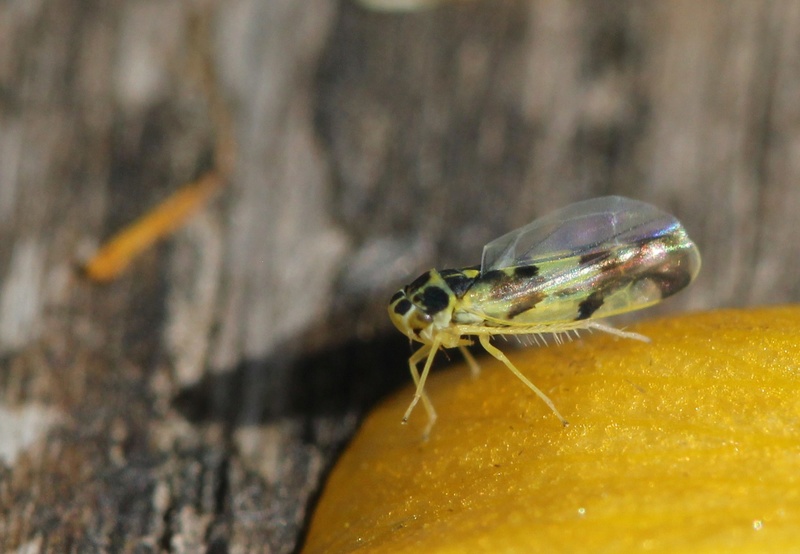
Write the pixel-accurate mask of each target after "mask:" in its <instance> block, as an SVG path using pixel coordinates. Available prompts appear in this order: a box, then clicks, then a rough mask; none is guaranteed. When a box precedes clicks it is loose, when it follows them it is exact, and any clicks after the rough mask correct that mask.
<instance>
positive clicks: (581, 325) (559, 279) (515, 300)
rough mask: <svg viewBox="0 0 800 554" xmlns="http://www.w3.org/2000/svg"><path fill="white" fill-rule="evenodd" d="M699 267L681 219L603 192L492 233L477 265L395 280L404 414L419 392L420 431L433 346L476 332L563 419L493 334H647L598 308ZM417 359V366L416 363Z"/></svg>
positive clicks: (679, 281)
mask: <svg viewBox="0 0 800 554" xmlns="http://www.w3.org/2000/svg"><path fill="white" fill-rule="evenodd" d="M699 270H700V253H699V251H698V249H697V246H696V245H695V244H694V242H692V240H691V239H690V238H689V236H688V234H687V233H686V230H685V229H684V228H683V226H682V225H681V223H680V222H679V221H678V220H677V219H676V218H675V217H673V216H671V215H670V214H668V213H666V212H663V211H661V210H659V209H658V208H656V207H655V206H651V205H650V204H646V203H644V202H640V201H638V200H631V199H630V198H625V197H622V196H606V197H602V198H595V199H592V200H586V201H583V202H577V203H575V204H570V205H569V206H566V207H564V208H562V209H560V210H557V211H555V212H553V213H551V214H549V215H546V216H544V217H542V218H540V219H536V220H535V221H533V222H532V223H530V224H528V225H526V226H525V227H522V228H520V229H517V230H516V231H512V232H510V233H508V234H506V235H503V236H502V237H500V238H498V239H496V240H494V241H492V242H490V243H489V244H487V245H486V246H485V247H484V248H483V256H482V258H481V264H480V266H474V267H467V268H464V269H442V270H436V269H432V270H430V271H428V272H426V273H423V274H422V275H420V276H419V277H418V278H417V279H416V280H414V282H412V283H411V284H410V285H408V286H406V287H404V288H402V289H400V290H399V291H398V292H397V293H395V295H394V296H392V299H391V301H390V303H389V317H390V318H391V320H392V322H393V323H394V325H395V326H396V327H397V328H398V329H399V330H400V331H401V332H402V333H403V334H405V335H406V336H408V337H409V339H411V340H412V341H417V342H421V343H422V346H421V347H420V348H419V349H418V350H417V351H416V352H414V353H413V354H412V355H411V357H410V358H409V359H408V365H409V369H410V370H411V376H412V378H413V379H414V384H415V385H416V393H415V394H414V399H413V400H412V401H411V404H410V405H409V407H408V409H407V410H406V413H405V415H404V416H403V422H404V423H405V422H406V421H408V418H409V416H410V415H411V412H412V410H413V409H414V407H415V406H416V405H417V403H418V402H419V401H420V400H422V404H423V405H424V407H425V410H426V411H427V413H428V426H427V429H426V432H425V434H426V435H427V434H428V432H429V431H430V429H431V428H432V427H433V424H434V422H435V421H436V411H435V410H434V408H433V404H432V403H431V401H430V399H429V398H428V395H427V394H426V393H425V390H424V389H425V380H426V379H427V377H428V372H429V371H430V369H431V364H432V363H433V359H434V357H435V356H436V353H437V352H438V351H439V349H440V348H458V349H459V350H460V351H461V352H462V354H463V355H464V357H465V358H466V360H467V363H468V365H469V366H470V368H471V370H472V372H473V374H477V372H478V371H479V369H478V364H477V363H476V361H475V359H474V358H473V357H472V355H471V354H470V353H469V351H468V350H467V349H466V347H467V346H469V345H471V344H472V343H473V342H472V339H470V338H468V337H477V339H478V341H479V342H480V344H481V345H482V346H483V348H484V349H485V350H486V351H487V352H488V353H489V354H491V355H492V356H493V357H495V358H497V359H498V360H499V361H501V362H502V363H503V364H505V366H506V367H507V368H508V369H509V370H511V372H512V373H513V374H514V375H516V376H517V377H518V378H519V379H520V380H521V381H522V382H523V383H524V384H525V385H526V386H527V387H528V388H530V389H531V390H532V391H533V392H534V393H535V394H536V395H537V396H538V397H539V398H541V399H542V400H543V401H544V403H545V404H547V406H548V407H549V408H550V409H551V410H552V411H553V413H554V414H555V415H556V416H557V417H558V418H559V419H560V420H561V422H562V423H563V424H564V425H567V420H566V419H564V417H563V416H562V415H561V414H560V413H559V412H558V410H557V409H556V407H555V405H554V404H553V402H552V401H551V400H550V399H549V398H548V397H547V396H546V395H545V394H544V393H543V392H542V391H541V390H539V389H538V388H537V387H536V386H535V385H534V384H533V383H532V382H531V381H530V380H528V378H527V377H525V376H524V375H523V374H522V373H521V372H520V371H519V370H518V369H517V368H516V367H515V366H514V365H513V364H512V363H511V361H510V360H509V359H508V358H507V357H506V356H505V354H503V353H502V352H501V351H500V350H499V349H498V348H497V347H495V346H494V345H492V344H491V342H490V341H491V337H492V336H494V335H533V336H534V337H536V336H542V334H543V333H553V334H554V335H555V337H556V338H558V337H559V334H561V333H569V332H570V331H572V332H575V333H577V330H578V329H597V330H600V331H605V332H607V333H612V334H614V335H617V336H620V337H624V338H628V339H636V340H641V341H645V342H649V339H648V338H647V337H644V336H642V335H639V334H637V333H630V332H625V331H621V330H619V329H615V328H614V327H611V326H609V325H606V324H604V323H602V322H599V321H597V319H599V318H603V317H607V316H611V315H615V314H620V313H623V312H629V311H633V310H639V309H641V308H646V307H648V306H651V305H653V304H656V303H658V302H660V301H661V300H662V299H664V298H666V297H668V296H672V295H673V294H675V293H676V292H678V291H680V290H681V289H683V288H685V287H686V286H687V285H688V284H689V283H691V282H692V280H693V279H694V278H695V276H696V275H697V273H698V271H699ZM422 360H425V365H424V367H423V369H422V373H420V372H419V369H418V367H417V364H419V363H420V362H421V361H422Z"/></svg>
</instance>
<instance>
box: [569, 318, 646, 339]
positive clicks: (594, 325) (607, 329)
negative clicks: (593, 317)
mask: <svg viewBox="0 0 800 554" xmlns="http://www.w3.org/2000/svg"><path fill="white" fill-rule="evenodd" d="M585 325H586V327H587V328H589V329H597V330H598V331H603V332H604V333H610V334H612V335H617V336H618V337H622V338H623V339H633V340H640V341H642V342H650V339H649V338H648V337H646V336H644V335H640V334H639V333H631V332H630V331H620V330H619V329H617V328H616V327H612V326H611V325H606V324H605V323H600V322H599V321H587V322H586V324H585Z"/></svg>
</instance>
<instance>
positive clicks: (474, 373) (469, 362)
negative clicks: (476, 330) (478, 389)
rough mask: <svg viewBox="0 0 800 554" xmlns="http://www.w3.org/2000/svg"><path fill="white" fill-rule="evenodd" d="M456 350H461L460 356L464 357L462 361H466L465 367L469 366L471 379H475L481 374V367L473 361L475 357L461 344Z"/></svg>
mask: <svg viewBox="0 0 800 554" xmlns="http://www.w3.org/2000/svg"><path fill="white" fill-rule="evenodd" d="M458 349H459V350H461V354H463V355H464V359H465V360H467V365H468V366H469V372H470V373H472V376H473V377H477V376H478V375H479V374H480V372H481V366H479V365H478V362H476V361H475V357H474V356H473V355H472V354H471V353H470V351H469V350H467V347H466V346H464V345H463V344H461V345H459V346H458Z"/></svg>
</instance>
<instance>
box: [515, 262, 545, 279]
mask: <svg viewBox="0 0 800 554" xmlns="http://www.w3.org/2000/svg"><path fill="white" fill-rule="evenodd" d="M538 274H539V268H538V267H536V266H535V265H520V266H517V267H515V268H514V277H519V278H520V279H530V278H531V277H536V276H537V275H538Z"/></svg>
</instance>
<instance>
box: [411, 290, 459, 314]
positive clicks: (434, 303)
mask: <svg viewBox="0 0 800 554" xmlns="http://www.w3.org/2000/svg"><path fill="white" fill-rule="evenodd" d="M418 298H419V302H418V305H420V306H422V308H423V311H425V313H427V314H430V315H433V314H437V313H439V312H441V311H442V310H444V309H445V308H446V307H447V306H448V305H449V304H450V295H449V294H447V293H446V292H445V291H444V290H442V289H441V288H439V287H434V286H430V287H426V288H425V290H424V291H422V294H421V295H417V296H416V297H415V298H414V300H417V299H418Z"/></svg>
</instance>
